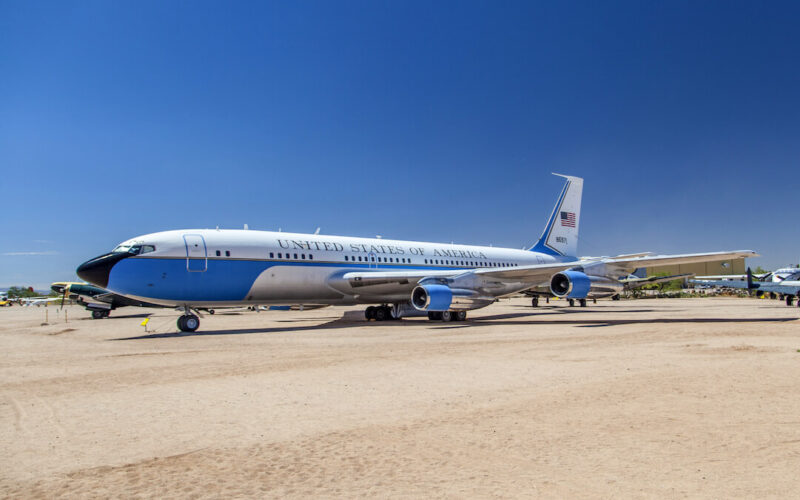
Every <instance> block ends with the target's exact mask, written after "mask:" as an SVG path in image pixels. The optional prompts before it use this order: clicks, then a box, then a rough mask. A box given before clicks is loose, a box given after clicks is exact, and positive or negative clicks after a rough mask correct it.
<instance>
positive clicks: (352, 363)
mask: <svg viewBox="0 0 800 500" xmlns="http://www.w3.org/2000/svg"><path fill="white" fill-rule="evenodd" d="M64 310H65V311H66V318H65V314H64V312H62V311H59V309H58V307H53V306H49V307H47V308H44V307H39V308H37V307H27V308H21V307H11V308H3V309H0V349H1V350H2V351H1V352H2V356H0V459H2V463H3V466H2V467H0V497H4V498H31V497H33V498H53V497H73V498H74V497H81V498H92V497H153V496H155V497H173V498H175V497H180V498H208V497H215V498H220V497H225V498H230V497H259V498H261V497H269V498H276V497H281V498H284V497H288V498H308V497H317V498H319V497H348V498H351V497H389V498H398V497H401V498H423V497H424V498H429V497H450V498H463V497H489V496H492V497H517V498H518V497H526V498H529V497H546V498H547V497H549V498H609V497H636V498H684V497H690V498H787V497H796V496H797V495H798V491H800V474H798V471H800V384H798V380H800V308H798V307H787V306H786V305H785V304H784V303H783V302H780V301H777V300H758V299H746V298H745V299H743V298H732V297H731V298H726V297H709V298H694V299H643V300H623V301H618V302H612V301H598V303H597V304H590V305H589V307H586V308H578V307H575V308H569V307H567V306H566V304H565V303H564V301H552V302H551V303H550V304H549V305H543V306H541V307H539V308H535V309H534V308H532V307H530V302H529V300H528V299H511V300H503V301H501V302H499V303H497V304H494V305H492V306H490V307H488V308H485V309H481V310H478V311H472V312H470V315H469V319H468V320H467V321H465V322H453V323H442V322H431V321H428V320H427V319H422V318H414V319H406V320H402V321H391V322H381V323H376V322H370V323H367V322H366V321H365V320H364V319H363V308H326V309H319V310H313V311H288V312H284V311H269V312H260V313H256V312H248V311H239V312H224V311H218V312H217V314H215V315H213V316H210V315H206V316H205V317H204V318H202V320H201V325H200V330H199V331H198V332H197V333H195V334H191V335H185V334H180V333H178V332H177V328H176V326H175V320H176V318H177V315H178V313H177V312H175V311H171V310H148V309H138V308H125V309H120V310H117V311H114V312H112V315H111V318H109V319H102V320H92V319H90V315H89V313H88V312H87V311H84V310H83V309H82V308H79V307H77V306H71V307H66V308H64ZM45 315H47V317H46V318H45ZM148 316H150V321H149V323H148V324H147V331H145V327H144V326H142V325H141V323H142V321H143V320H144V319H145V318H147V317H148ZM45 319H47V324H43V323H45Z"/></svg>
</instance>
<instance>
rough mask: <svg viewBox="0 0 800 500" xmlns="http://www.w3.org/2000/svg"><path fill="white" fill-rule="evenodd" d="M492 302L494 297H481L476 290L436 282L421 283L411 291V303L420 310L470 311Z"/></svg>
mask: <svg viewBox="0 0 800 500" xmlns="http://www.w3.org/2000/svg"><path fill="white" fill-rule="evenodd" d="M492 302H494V298H492V297H481V296H480V295H479V294H478V292H476V291H475V290H468V289H464V288H450V287H449V286H447V285H440V284H434V283H426V284H422V285H419V286H417V287H416V288H414V290H413V291H412V292H411V305H412V306H414V308H415V309H416V310H418V311H468V310H470V309H478V308H480V307H486V306H488V305H489V304H491V303H492Z"/></svg>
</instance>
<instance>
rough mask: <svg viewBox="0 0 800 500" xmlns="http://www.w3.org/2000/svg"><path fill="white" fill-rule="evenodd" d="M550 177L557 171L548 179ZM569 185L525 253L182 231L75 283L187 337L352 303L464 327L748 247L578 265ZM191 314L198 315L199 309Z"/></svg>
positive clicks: (577, 209) (130, 243)
mask: <svg viewBox="0 0 800 500" xmlns="http://www.w3.org/2000/svg"><path fill="white" fill-rule="evenodd" d="M556 175H559V174H556ZM562 177H565V178H566V179H567V182H566V184H565V186H564V189H563V190H562V191H561V194H560V195H559V197H558V201H557V203H556V205H555V208H554V210H553V213H552V214H551V215H550V218H549V220H548V221H547V225H546V226H545V229H544V232H543V233H542V236H541V238H540V239H539V241H538V242H537V243H536V244H535V245H534V246H533V247H531V248H530V249H528V250H515V249H509V248H497V247H485V246H471V245H460V244H452V243H451V244H444V243H427V242H419V241H399V240H387V239H381V238H352V237H344V236H327V235H319V234H295V233H284V232H271V231H251V230H220V229H187V230H177V231H164V232H158V233H152V234H146V235H144V236H137V237H136V238H132V239H130V240H127V241H124V242H122V243H121V244H120V245H119V246H117V247H116V248H114V250H112V251H111V252H110V253H107V254H105V255H101V256H100V257H97V258H94V259H91V260H89V261H87V262H85V263H83V264H81V266H80V267H78V270H77V273H78V276H80V278H81V279H83V280H85V281H87V282H89V283H92V284H93V285H97V286H99V287H102V288H105V289H108V290H109V291H111V292H113V293H117V294H120V295H124V296H126V297H129V298H131V299H134V300H138V301H142V302H148V303H152V304H160V305H163V306H168V307H175V308H177V309H179V310H182V311H183V312H184V314H183V315H182V316H181V317H180V318H179V319H178V328H179V329H180V330H181V331H184V332H193V331H195V330H197V328H198V327H199V325H200V320H199V318H198V316H197V314H195V313H196V312H197V310H198V309H203V308H205V309H207V308H211V307H231V306H242V305H245V306H247V305H251V306H257V305H276V306H279V305H284V306H285V305H299V304H303V305H308V306H319V305H355V304H376V305H374V306H373V305H370V306H369V307H367V308H366V311H365V315H366V318H367V319H368V320H369V319H375V320H378V321H382V320H387V319H399V318H401V317H404V316H414V315H425V314H427V315H428V318H430V319H432V320H440V321H452V320H464V319H466V315H467V311H468V310H472V309H478V308H481V307H486V306H488V305H489V304H491V303H493V302H495V301H496V300H497V299H498V298H500V297H505V296H509V295H512V294H515V293H518V292H521V291H524V290H528V289H530V288H532V287H540V286H543V285H544V286H548V287H549V289H550V291H551V292H552V293H553V295H555V296H557V297H563V298H568V299H577V300H579V301H581V305H584V304H585V301H586V299H587V298H600V297H609V296H612V295H616V294H618V293H619V292H620V291H621V290H622V289H623V284H622V283H621V282H620V281H619V279H618V278H619V277H621V276H627V275H628V274H629V273H630V272H632V271H633V270H634V269H636V268H640V267H650V266H659V265H671V264H683V263H690V262H704V261H715V260H723V259H734V258H740V257H753V256H756V254H755V253H754V252H752V251H749V250H742V251H733V252H712V253H697V254H685V255H653V254H650V253H643V254H641V253H640V254H632V255H619V256H616V257H588V258H578V257H576V255H577V245H578V229H579V227H580V213H581V196H582V191H583V179H581V178H579V177H572V176H562ZM198 314H199V313H198Z"/></svg>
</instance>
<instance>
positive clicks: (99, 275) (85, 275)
mask: <svg viewBox="0 0 800 500" xmlns="http://www.w3.org/2000/svg"><path fill="white" fill-rule="evenodd" d="M129 256H130V254H127V253H109V254H105V255H101V256H100V257H95V258H94V259H92V260H87V261H86V262H84V263H83V264H81V265H80V266H78V270H77V273H78V277H79V278H80V279H82V280H84V281H86V282H88V283H91V284H93V285H97V286H99V287H102V288H105V287H107V286H108V276H109V274H111V268H112V267H114V264H116V263H117V262H119V261H121V260H122V259H124V258H126V257H129Z"/></svg>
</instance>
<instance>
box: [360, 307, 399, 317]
mask: <svg viewBox="0 0 800 500" xmlns="http://www.w3.org/2000/svg"><path fill="white" fill-rule="evenodd" d="M364 317H365V318H367V321H369V320H371V319H374V320H375V321H390V320H393V319H399V318H395V317H394V316H392V308H391V307H389V306H369V307H367V309H366V311H364Z"/></svg>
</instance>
